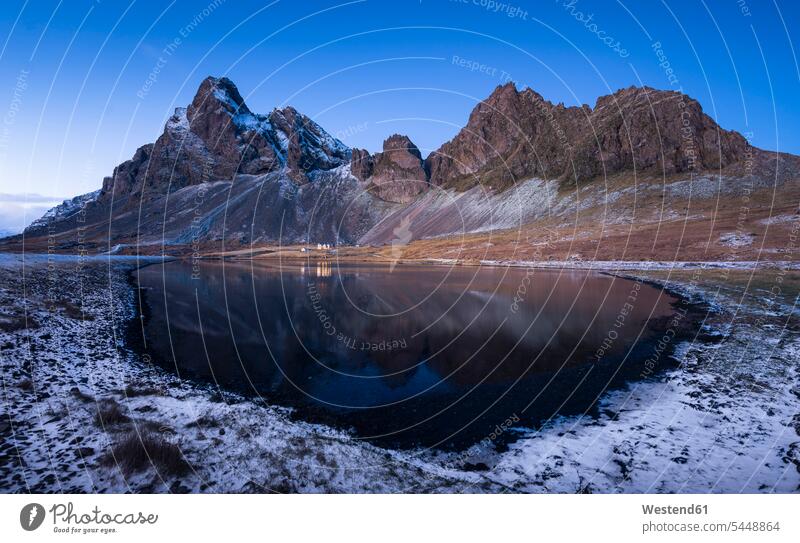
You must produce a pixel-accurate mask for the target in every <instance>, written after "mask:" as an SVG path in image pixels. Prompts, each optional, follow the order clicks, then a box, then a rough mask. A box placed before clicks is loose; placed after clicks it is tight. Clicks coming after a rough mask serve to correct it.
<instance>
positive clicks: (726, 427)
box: [0, 255, 800, 492]
mask: <svg viewBox="0 0 800 543" xmlns="http://www.w3.org/2000/svg"><path fill="white" fill-rule="evenodd" d="M25 258H26V261H25V265H24V266H23V263H22V259H21V257H19V256H13V255H2V256H0V299H2V305H1V306H0V307H1V308H2V309H0V364H2V403H0V491H4V492H27V491H40V492H125V491H134V492H508V491H512V492H646V491H652V492H741V491H745V492H773V491H775V492H796V491H797V490H798V489H799V488H800V471H798V470H799V469H800V385H798V373H799V372H800V356H798V355H799V354H800V334H798V327H797V324H796V323H795V322H794V321H792V322H789V323H787V318H788V316H790V315H795V313H794V311H793V308H783V309H781V310H779V311H777V312H776V311H774V310H766V309H763V308H759V307H756V306H745V305H738V301H737V300H735V299H734V298H733V297H732V296H730V295H727V294H726V295H724V296H723V295H713V296H712V294H711V293H708V292H705V291H703V290H702V289H697V288H689V287H688V286H686V285H685V284H679V283H672V284H670V285H669V287H670V288H671V289H673V290H678V291H683V292H684V294H686V295H690V296H691V297H693V298H698V297H703V298H706V302H707V303H708V304H709V305H710V306H711V307H718V308H720V309H719V310H718V311H715V312H713V313H711V314H710V315H709V317H708V319H707V321H706V322H705V323H704V328H703V330H704V332H705V334H706V335H714V334H716V335H717V336H718V341H714V342H708V341H695V342H692V343H691V344H688V343H687V344H683V345H681V346H680V347H679V348H678V349H677V351H676V357H677V358H678V359H679V360H680V361H681V364H682V365H681V367H680V368H678V369H675V370H670V371H668V372H665V373H662V374H659V375H658V376H657V377H653V378H650V379H649V380H644V381H639V382H637V383H633V384H631V385H630V386H629V387H627V388H626V389H623V390H617V391H614V392H612V393H609V394H607V395H606V396H605V397H604V398H603V399H602V401H601V405H600V414H599V416H596V417H590V416H581V417H577V416H576V417H562V418H559V419H557V420H553V421H551V422H550V423H549V424H548V425H546V426H545V427H543V428H541V429H539V430H538V431H532V430H526V429H522V428H510V429H509V430H508V431H513V432H516V433H518V434H521V435H522V436H523V437H522V438H521V439H519V440H518V441H516V442H515V443H513V444H512V445H511V446H510V448H509V449H508V450H507V451H505V452H497V451H495V450H494V449H492V446H491V442H489V441H484V442H482V443H481V444H480V445H476V446H475V447H473V448H472V449H470V450H468V451H466V452H464V453H458V454H456V453H441V452H436V451H414V452H399V451H389V450H383V449H380V448H378V447H374V446H372V445H370V444H368V443H364V442H361V441H359V440H357V439H354V438H353V437H352V436H351V435H349V434H348V433H346V432H343V431H340V430H334V429H331V428H328V427H324V426H320V425H313V424H308V423H304V422H298V421H295V420H292V418H291V416H290V412H289V410H286V409H282V408H277V407H274V406H270V405H266V404H264V403H260V402H257V401H252V400H248V399H245V398H242V397H239V396H236V395H233V394H230V393H225V392H222V391H219V390H216V389H214V388H213V387H208V386H200V385H195V384H192V383H189V382H185V381H181V380H179V379H178V378H176V377H174V376H173V375H171V374H169V373H167V372H164V371H162V370H160V369H158V368H155V367H153V366H152V365H150V364H148V363H147V361H146V360H140V359H139V358H138V357H137V356H136V355H135V354H133V353H132V352H130V351H129V350H128V349H127V348H126V347H125V345H124V343H123V341H122V339H123V338H122V336H121V332H122V330H123V327H124V325H125V322H126V321H127V320H128V319H130V318H131V317H132V316H133V315H134V311H133V302H134V296H135V293H134V292H133V291H132V289H131V288H130V287H129V285H128V284H127V282H126V279H125V272H126V271H127V270H128V269H130V268H131V267H132V266H133V265H134V264H135V261H134V260H132V259H130V258H122V257H120V258H117V257H114V258H108V257H104V258H98V259H78V258H74V257H73V258H70V257H51V259H50V261H49V262H48V259H47V257H46V256H41V257H33V258H32V257H30V256H27V257H25ZM636 273H641V272H639V271H637V272H636ZM795 316H796V315H795ZM140 438H141V440H142V441H144V442H146V443H147V444H148V449H147V450H148V453H149V454H150V458H149V459H148V458H147V456H143V455H142V454H141V446H140V445H138V446H137V443H140V442H141V441H140ZM132 443H133V445H132ZM112 453H113V454H112ZM476 469H478V471H475V470H476Z"/></svg>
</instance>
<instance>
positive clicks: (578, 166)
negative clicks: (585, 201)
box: [426, 83, 747, 189]
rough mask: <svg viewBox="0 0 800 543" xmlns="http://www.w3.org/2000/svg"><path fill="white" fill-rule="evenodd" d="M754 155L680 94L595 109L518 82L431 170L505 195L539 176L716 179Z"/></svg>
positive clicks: (498, 95) (627, 95)
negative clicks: (704, 175)
mask: <svg viewBox="0 0 800 543" xmlns="http://www.w3.org/2000/svg"><path fill="white" fill-rule="evenodd" d="M746 149H747V143H746V141H745V139H744V138H743V137H742V136H741V135H740V134H738V133H736V132H730V131H726V130H723V129H721V128H720V127H719V126H718V125H717V123H716V122H714V120H713V119H711V118H710V117H709V116H708V115H706V114H705V113H703V110H702V107H701V106H700V104H699V102H697V101H696V100H694V99H692V98H690V97H688V96H686V95H684V94H681V93H678V92H674V91H659V90H655V89H652V88H649V87H628V88H625V89H621V90H619V91H617V92H615V93H612V94H609V95H607V96H602V97H600V98H598V99H597V102H596V104H595V107H594V109H592V108H589V107H588V106H580V107H565V106H564V105H563V104H558V105H554V104H553V103H551V102H549V101H547V100H545V99H544V98H542V96H541V95H539V94H537V93H536V92H534V91H532V90H531V89H527V88H526V89H524V90H522V91H518V90H517V88H516V86H515V85H514V84H513V83H508V84H505V85H501V86H499V87H497V88H496V89H495V90H494V92H492V94H491V95H490V96H489V97H488V98H487V99H486V100H483V101H482V102H480V103H479V104H477V105H476V106H475V108H474V109H473V111H472V113H471V114H470V117H469V121H468V123H467V126H466V127H464V129H462V130H461V131H460V132H459V133H458V134H457V135H456V137H455V138H453V139H452V140H451V141H449V142H447V143H445V144H444V145H442V146H441V147H440V148H439V149H438V150H436V151H435V152H433V153H431V155H430V156H429V157H428V158H427V159H426V167H427V169H428V171H429V172H430V181H431V183H432V184H436V185H441V186H444V187H452V188H457V189H467V188H470V187H472V186H475V185H477V184H481V185H483V186H485V187H487V188H489V187H491V188H495V189H498V188H499V189H503V188H506V187H508V186H510V185H513V184H515V183H516V182H519V181H523V180H525V179H528V178H531V177H541V178H545V179H548V178H549V179H559V180H561V181H563V182H566V183H575V182H578V183H582V182H586V181H589V180H591V179H593V178H596V177H599V176H603V175H613V174H615V173H617V172H622V171H628V170H631V171H633V170H636V171H637V172H638V173H643V174H647V173H648V172H650V173H652V174H654V175H655V174H673V173H680V172H689V171H698V172H699V171H708V170H713V169H719V168H725V167H728V166H731V165H734V164H736V163H738V162H740V161H741V160H743V158H744V155H745V153H746Z"/></svg>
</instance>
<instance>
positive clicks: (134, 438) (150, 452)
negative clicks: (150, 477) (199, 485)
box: [102, 428, 189, 476]
mask: <svg viewBox="0 0 800 543" xmlns="http://www.w3.org/2000/svg"><path fill="white" fill-rule="evenodd" d="M102 462H103V463H104V464H105V465H108V466H118V467H119V468H120V470H122V472H123V473H124V474H126V475H130V474H132V473H135V472H139V471H143V470H145V469H147V468H148V467H150V466H153V467H154V468H155V469H156V471H157V472H158V473H159V474H160V475H161V476H176V475H182V474H184V473H186V472H187V471H189V464H188V463H187V462H186V459H185V458H184V456H183V453H182V452H181V449H180V447H178V445H176V444H175V443H172V442H171V441H167V440H166V439H164V438H163V437H162V436H160V435H159V434H158V433H156V432H154V431H152V430H149V429H146V428H145V429H140V431H135V430H132V431H130V432H127V433H125V434H124V435H122V437H121V438H120V439H119V440H118V441H116V442H115V443H114V444H113V445H112V446H111V451H109V452H108V453H107V454H106V455H105V456H104V458H103V460H102Z"/></svg>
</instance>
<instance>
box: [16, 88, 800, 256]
mask: <svg viewBox="0 0 800 543" xmlns="http://www.w3.org/2000/svg"><path fill="white" fill-rule="evenodd" d="M798 172H800V159H798V157H795V156H792V155H786V154H780V153H770V152H767V151H763V150H760V149H756V148H754V147H752V146H750V144H749V143H748V141H747V140H746V139H745V138H744V137H743V136H742V135H740V134H738V133H737V132H732V131H727V130H724V129H722V128H720V127H719V126H718V125H717V124H716V123H715V122H714V120H713V119H711V118H710V117H709V116H708V115H706V114H705V113H704V112H703V110H702V108H701V106H700V104H699V103H698V102H697V101H696V100H693V99H692V98H690V97H688V96H686V95H684V94H681V93H677V92H672V91H660V90H655V89H651V88H648V87H630V88H627V89H622V90H619V91H617V92H615V93H613V94H610V95H608V96H603V97H600V98H599V99H598V100H597V102H596V104H595V106H594V107H589V106H587V105H583V106H580V107H566V106H564V105H563V104H553V103H551V102H549V101H547V100H545V99H544V98H543V97H542V96H540V95H539V94H537V93H536V92H534V91H533V90H531V89H527V88H526V89H523V90H518V89H517V88H516V86H515V85H514V84H511V83H509V84H506V85H503V86H500V87H498V88H497V89H495V91H494V92H493V93H492V94H491V95H490V96H489V97H488V98H486V100H484V101H482V102H480V103H479V104H477V105H476V107H475V108H474V109H473V111H472V113H471V114H470V116H469V119H468V122H467V124H466V126H465V127H464V128H463V129H462V130H460V131H459V132H458V134H457V135H456V136H455V137H454V138H453V139H452V140H451V141H449V142H447V143H445V144H443V145H442V146H441V147H440V148H439V149H437V150H436V151H434V152H433V153H431V154H430V155H429V156H427V157H425V158H423V157H422V155H421V153H420V151H419V149H418V148H417V147H416V146H415V145H414V144H413V142H412V141H411V140H410V139H409V138H408V137H407V136H404V135H399V134H394V135H392V136H390V137H389V138H387V139H386V141H385V142H384V144H383V149H382V151H381V152H379V153H375V154H374V155H373V154H370V153H369V152H367V151H366V150H363V149H352V150H351V149H349V148H348V147H347V146H345V145H344V144H343V143H342V142H340V141H338V140H337V139H336V138H334V137H332V136H330V135H329V134H328V133H327V132H325V130H323V129H322V128H321V127H320V126H319V125H318V124H316V123H315V122H314V121H313V120H311V119H309V118H308V117H306V116H305V115H303V114H301V113H299V112H298V111H296V110H295V109H294V108H292V107H286V108H283V109H275V110H273V111H272V112H271V113H269V114H268V115H261V114H257V113H254V112H252V111H251V110H250V109H249V108H248V106H247V105H246V104H245V102H244V100H243V98H242V96H241V94H240V93H239V91H238V89H237V88H236V86H235V85H234V84H233V83H232V82H231V81H230V80H229V79H227V78H214V77H208V78H206V79H205V80H204V81H203V82H202V83H201V84H200V87H199V89H198V91H197V93H196V95H195V97H194V99H193V100H192V102H191V104H189V105H188V106H187V107H186V108H177V109H176V110H175V114H174V115H173V116H172V117H171V118H170V119H169V120H168V121H167V123H166V125H165V127H164V131H163V133H162V134H161V136H160V137H159V138H158V139H157V140H156V141H155V143H152V144H148V145H144V146H142V147H140V148H139V149H137V151H136V152H135V153H134V156H133V157H132V158H131V159H130V160H128V161H126V162H124V163H122V164H120V165H119V166H117V167H116V168H115V170H114V172H113V174H112V175H111V176H110V177H107V178H106V179H104V181H103V184H102V188H101V189H100V190H99V191H96V192H93V193H90V194H89V195H84V196H81V197H77V198H76V199H74V200H72V201H71V202H72V203H69V205H68V203H67V202H65V203H64V204H62V205H61V206H59V207H58V208H54V210H51V211H50V212H48V213H47V214H46V215H45V216H44V217H42V218H41V219H39V220H37V221H35V222H34V223H33V224H31V226H29V227H28V229H26V231H25V238H26V244H29V246H33V247H35V246H36V245H37V240H38V241H41V240H43V239H45V238H46V237H47V238H49V240H50V242H55V243H56V249H57V250H62V251H72V250H75V249H76V247H78V245H80V246H82V247H88V249H89V250H96V251H108V250H119V249H125V248H126V247H128V248H130V247H138V248H139V249H142V248H143V247H151V248H155V249H158V250H161V249H162V248H163V250H166V251H168V252H169V251H181V250H185V247H187V246H191V247H194V248H195V249H196V248H203V249H210V248H213V247H222V246H223V245H224V247H225V248H226V249H230V248H236V247H238V246H248V245H251V244H270V243H276V242H280V243H295V242H305V241H309V242H312V243H314V242H326V243H345V244H356V243H361V244H389V243H391V242H392V240H393V239H394V237H395V234H394V232H395V231H396V230H397V228H400V227H402V228H404V230H403V231H404V232H408V237H409V239H411V240H414V239H426V238H427V239H430V238H437V239H438V238H447V237H454V236H464V235H465V234H481V233H484V232H494V231H503V230H508V229H517V230H519V228H520V227H522V226H524V227H525V228H529V227H530V225H533V224H539V223H541V224H544V222H547V224H548V228H551V229H552V228H556V229H559V228H569V227H572V228H573V229H574V227H575V226H576V225H578V224H580V223H582V222H583V223H585V224H593V221H594V223H598V222H602V223H609V224H618V223H630V222H636V223H638V224H641V225H642V226H643V227H644V226H645V225H647V224H655V223H657V222H658V221H663V220H664V217H665V215H664V213H665V212H666V213H667V214H668V215H669V216H672V215H670V214H675V213H678V214H679V213H681V212H685V211H686V210H687V209H688V207H687V206H689V205H690V204H691V205H694V206H695V207H697V205H698V204H697V202H698V201H699V202H701V204H700V207H703V206H705V205H706V204H708V205H711V203H712V202H714V201H715V198H716V199H717V200H719V198H720V197H722V198H723V199H726V200H725V201H727V200H730V199H732V198H739V197H741V194H742V193H743V191H746V192H748V193H753V194H755V193H759V192H758V191H762V192H764V191H769V190H770V189H772V191H773V192H775V191H783V192H784V193H786V194H787V197H788V198H789V200H788V201H795V200H791V198H794V196H793V194H794V193H793V192H792V191H794V190H795V188H796V187H797V180H798ZM687 183H688V185H686V184H687ZM637 197H640V198H639V200H638V201H637ZM692 198H693V199H694V200H692ZM645 200H646V201H647V202H648V206H647V207H645V208H642V207H641V205H640V203H638V202H641V201H645ZM754 201H755V200H754ZM687 202H688V203H687ZM637 205H638V207H637ZM654 205H658V206H660V214H656V215H654V214H653V213H652V212H653V211H654V210H655V209H658V208H654V207H653V206H654ZM764 209H766V208H764ZM764 209H762V208H761V207H758V208H757V209H756V212H754V213H752V214H751V216H750V218H749V219H748V220H749V221H752V220H756V219H757V218H758V217H760V216H761V215H760V213H761V211H763V210H764ZM703 213H705V211H704V212H703ZM699 216H700V215H698V217H699ZM698 220H699V219H698ZM543 221H544V222H543ZM748 224H749V223H748ZM14 242H15V243H18V242H19V240H18V239H17V240H16V241H14ZM482 243H483V242H482ZM7 245H8V244H7ZM151 250H152V249H147V251H148V252H150V251H151Z"/></svg>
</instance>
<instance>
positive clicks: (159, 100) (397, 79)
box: [0, 0, 800, 230]
mask: <svg viewBox="0 0 800 543" xmlns="http://www.w3.org/2000/svg"><path fill="white" fill-rule="evenodd" d="M799 4H800V2H797V1H795V0H785V1H784V0H777V1H775V2H773V1H767V0H764V1H756V0H705V1H702V0H700V1H689V0H686V1H677V0H664V1H657V0H652V1H647V2H644V1H639V2H633V1H630V0H625V1H624V2H622V1H619V2H613V1H610V0H609V1H602V2H601V1H590V0H555V1H554V0H543V1H541V2H532V1H516V0H508V1H507V2H495V1H493V0H421V1H420V0H393V1H386V0H383V1H381V0H364V1H351V2H335V1H322V0H321V1H314V0H307V1H296V0H295V1H289V0H275V1H250V0H198V1H194V0H175V1H172V0H165V1H161V2H156V1H150V0H115V1H114V0H3V2H2V7H0V40H2V43H0V47H1V48H0V81H1V82H2V83H0V115H2V117H3V118H2V120H0V230H3V229H6V228H11V229H18V228H21V227H22V226H23V225H24V224H25V223H26V222H30V220H32V219H34V218H36V217H37V216H38V215H40V214H41V212H42V210H43V209H44V208H45V207H47V206H49V205H50V204H51V203H52V201H53V200H57V199H61V198H64V197H67V196H74V195H77V194H80V193H84V192H89V191H91V190H95V189H97V188H99V187H100V184H101V182H102V178H103V177H104V176H106V175H110V174H111V172H112V170H113V168H114V166H115V165H116V164H118V163H119V162H122V161H123V160H126V159H128V158H129V157H130V156H131V155H132V154H133V151H134V150H135V149H136V148H137V147H138V146H140V145H142V144H144V143H148V142H152V141H154V140H155V138H156V137H157V136H158V135H159V134H160V132H161V130H162V127H163V123H164V121H165V120H166V118H167V117H169V115H170V114H171V113H172V111H173V109H174V108H175V107H176V106H183V105H186V104H187V103H188V102H189V101H190V100H191V98H192V96H193V95H194V92H195V91H196V89H197V86H198V85H199V83H200V81H201V80H202V79H203V78H204V77H205V76H207V75H217V76H223V75H225V76H228V77H230V78H231V79H232V80H233V81H234V82H235V83H236V84H237V86H238V87H239V90H240V91H241V93H242V95H243V96H244V97H245V99H246V100H247V102H248V105H249V106H250V108H251V109H252V110H254V111H257V112H264V113H266V112H269V111H270V110H271V109H272V108H274V107H277V106H282V105H286V104H291V105H293V106H295V107H296V108H297V109H298V110H300V111H302V112H304V113H305V114H307V115H309V116H310V117H312V118H314V119H315V120H316V121H317V122H319V123H320V124H321V125H322V126H323V127H324V128H325V129H327V130H328V131H329V132H330V133H332V134H334V135H337V136H338V137H339V138H340V139H342V140H343V141H344V142H345V143H347V144H348V145H350V146H356V147H364V148H367V149H369V150H370V151H376V150H379V149H380V146H381V142H382V141H383V139H384V138H386V137H387V136H389V135H391V134H392V133H395V132H399V133H404V134H408V135H409V136H410V137H411V139H412V140H413V141H414V142H415V143H416V144H417V145H418V146H419V147H420V149H421V150H422V151H423V154H427V153H428V152H430V151H431V150H432V149H435V148H437V147H438V146H439V145H441V144H442V143H443V142H445V141H447V140H448V139H449V138H451V137H452V136H453V135H454V134H455V133H456V132H457V131H458V129H459V128H460V127H461V126H463V125H464V123H465V122H466V119H467V117H468V115H469V112H470V110H471V109H472V108H473V107H474V105H475V103H476V102H477V101H479V100H481V99H482V98H485V97H486V96H487V95H488V94H489V93H490V92H491V91H492V90H493V89H494V87H495V86H497V85H498V84H501V83H503V82H504V81H505V80H506V79H511V80H513V81H515V82H516V83H517V84H518V86H520V87H524V86H530V87H531V88H533V89H534V90H536V91H538V92H539V93H540V94H542V95H543V96H544V97H545V98H547V99H549V100H551V101H554V102H564V103H566V104H568V105H576V104H582V103H586V104H590V105H594V103H595V100H596V98H597V97H598V96H600V95H603V94H608V93H609V92H613V91H615V90H617V89H619V88H622V87H627V86H630V85H640V84H645V85H649V86H652V87H657V88H665V89H667V88H669V89H676V90H683V91H684V92H686V93H687V94H689V95H691V96H693V97H695V98H697V99H698V100H699V101H700V102H701V103H702V104H703V106H704V108H705V110H706V112H707V113H708V114H709V115H711V116H712V117H713V118H715V119H716V120H717V121H718V122H719V123H720V124H721V125H722V126H723V127H724V128H729V129H735V130H738V131H740V132H742V133H745V134H746V135H748V136H750V137H751V140H752V142H753V143H754V144H755V145H756V146H758V147H763V148H767V149H773V150H775V149H777V150H781V151H786V152H792V153H799V154H800V131H798V130H797V127H798V126H800V100H798V96H800V69H799V68H798V60H797V58H796V53H799V54H800V51H795V49H796V48H800V42H798V39H797V38H798V33H800V6H799ZM654 44H659V45H660V46H656V47H654ZM656 50H660V54H659V53H657V51H656ZM666 62H668V63H669V68H670V70H671V71H668V70H667V66H666ZM26 195H27V196H26Z"/></svg>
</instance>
